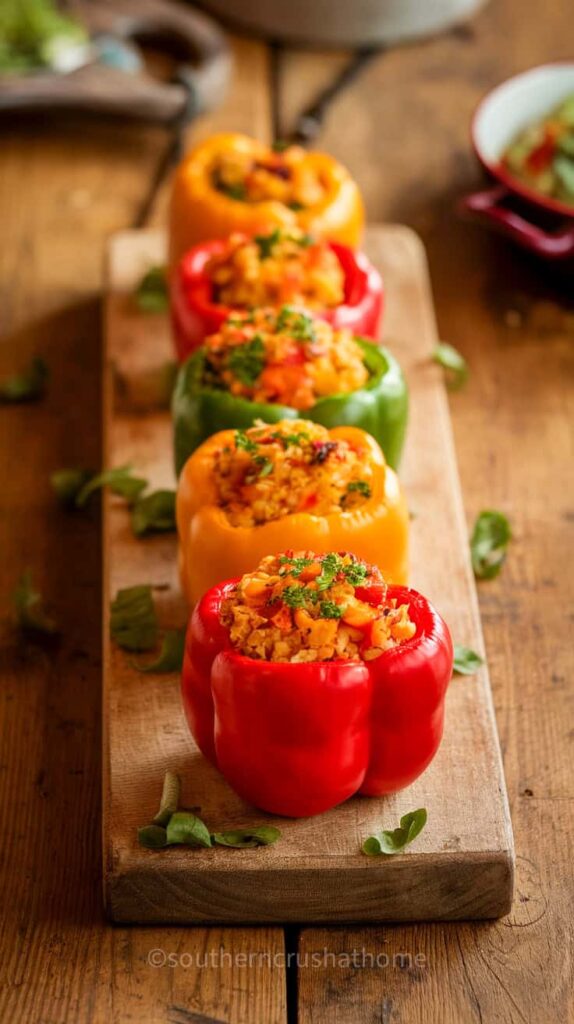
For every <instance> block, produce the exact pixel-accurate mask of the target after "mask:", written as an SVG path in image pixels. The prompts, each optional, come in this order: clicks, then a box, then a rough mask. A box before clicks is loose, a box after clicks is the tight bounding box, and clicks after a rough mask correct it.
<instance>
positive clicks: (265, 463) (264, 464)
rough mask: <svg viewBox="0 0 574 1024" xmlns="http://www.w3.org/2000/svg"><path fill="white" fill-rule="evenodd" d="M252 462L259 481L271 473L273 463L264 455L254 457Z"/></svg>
mask: <svg viewBox="0 0 574 1024" xmlns="http://www.w3.org/2000/svg"><path fill="white" fill-rule="evenodd" d="M253 461H254V463H255V465H256V466H257V467H258V468H259V479H261V478H262V477H265V476H269V474H270V473H272V472H273V463H272V462H271V459H268V458H267V456H266V455H256V457H255V458H254V460H253Z"/></svg>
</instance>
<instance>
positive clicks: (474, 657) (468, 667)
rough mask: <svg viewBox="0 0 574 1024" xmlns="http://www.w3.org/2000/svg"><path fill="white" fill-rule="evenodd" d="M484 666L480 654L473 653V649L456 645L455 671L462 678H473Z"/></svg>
mask: <svg viewBox="0 0 574 1024" xmlns="http://www.w3.org/2000/svg"><path fill="white" fill-rule="evenodd" d="M483 664H484V661H483V659H482V658H481V657H480V654H477V653H476V651H473V650H472V648H471V647H462V646H461V645H460V644H455V645H454V665H453V669H454V671H455V672H456V673H457V674H458V675H460V676H472V675H474V673H475V672H478V670H479V668H480V666H481V665H483Z"/></svg>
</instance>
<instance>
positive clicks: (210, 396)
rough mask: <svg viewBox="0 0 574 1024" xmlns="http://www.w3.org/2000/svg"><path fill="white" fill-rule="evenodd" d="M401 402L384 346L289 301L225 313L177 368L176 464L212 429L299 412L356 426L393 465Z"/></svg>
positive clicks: (399, 382) (399, 441) (401, 386)
mask: <svg viewBox="0 0 574 1024" xmlns="http://www.w3.org/2000/svg"><path fill="white" fill-rule="evenodd" d="M407 404H408V402H407V387H406V383H405V380H404V377H403V374H402V371H401V368H400V366H399V364H398V363H397V361H396V360H395V359H394V358H393V356H392V355H391V354H390V352H388V351H387V350H386V349H384V348H380V347H379V346H377V345H374V344H373V343H372V342H369V341H365V340H363V339H361V338H354V337H353V336H352V334H351V333H350V331H347V330H338V331H334V330H333V328H332V327H331V326H330V324H328V323H326V322H325V321H324V320H319V319H315V318H314V317H312V316H310V315H309V314H308V313H306V312H305V311H302V310H300V309H298V308H295V307H292V306H282V307H281V309H279V310H273V309H257V310H253V311H252V312H249V313H233V314H232V315H231V316H229V317H228V318H227V320H226V321H225V322H224V323H223V325H222V327H221V329H220V331H219V332H218V333H217V334H212V335H210V336H209V337H208V338H206V341H205V345H203V346H202V347H201V348H199V349H197V351H196V352H194V354H193V355H192V356H190V358H189V359H188V360H187V361H186V362H185V363H184V364H183V366H182V367H181V369H180V371H179V374H178V378H177V382H176V386H175V390H174V395H173V403H172V411H173V420H174V441H175V463H176V469H177V472H178V473H179V472H180V471H181V469H182V467H183V465H184V463H185V461H186V459H187V458H188V457H189V456H190V455H191V453H192V452H193V451H195V449H196V448H197V447H198V445H200V444H201V443H202V441H205V440H206V438H208V437H210V436H211V434H214V433H215V432H216V431H218V430H221V429H224V428H232V427H235V428H239V429H245V428H247V427H250V426H252V425H253V423H254V422H255V420H258V419H261V420H263V421H264V422H265V423H276V422H277V421H278V420H283V419H297V418H298V417H300V416H301V414H304V417H305V419H309V420H313V421H314V422H316V423H322V424H323V425H324V426H326V427H335V426H342V425H347V424H348V425H352V426H356V427H361V428H362V429H363V430H366V431H367V432H368V433H370V434H372V436H373V437H374V438H375V439H376V440H377V441H378V442H379V444H380V446H381V448H382V449H383V452H384V453H385V458H386V460H387V462H388V463H389V465H390V466H392V467H393V468H395V467H396V465H397V463H398V461H399V457H400V454H401V450H402V447H403V441H404V435H405V429H406V421H407Z"/></svg>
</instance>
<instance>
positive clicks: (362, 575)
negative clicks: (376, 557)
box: [343, 562, 369, 587]
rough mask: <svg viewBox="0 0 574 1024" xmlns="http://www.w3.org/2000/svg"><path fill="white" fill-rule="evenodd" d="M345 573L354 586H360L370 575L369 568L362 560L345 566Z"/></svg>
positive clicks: (347, 579) (348, 581)
mask: <svg viewBox="0 0 574 1024" xmlns="http://www.w3.org/2000/svg"><path fill="white" fill-rule="evenodd" d="M343 575H344V577H345V579H346V581H347V583H350V584H351V586H352V587H360V586H361V584H362V583H364V582H365V580H366V579H367V576H368V575H369V570H368V569H367V566H366V565H363V563H362V562H351V564H350V565H346V566H345V567H344V568H343Z"/></svg>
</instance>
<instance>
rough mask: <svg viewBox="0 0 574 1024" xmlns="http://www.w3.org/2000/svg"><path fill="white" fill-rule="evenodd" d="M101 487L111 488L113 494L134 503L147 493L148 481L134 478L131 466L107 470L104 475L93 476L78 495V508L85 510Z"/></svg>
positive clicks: (137, 477)
mask: <svg viewBox="0 0 574 1024" xmlns="http://www.w3.org/2000/svg"><path fill="white" fill-rule="evenodd" d="M101 487H109V488H110V491H112V493H113V494H118V495H119V496H120V497H121V498H125V499H126V501H128V502H132V501H136V499H137V498H139V496H140V494H141V492H142V491H145V489H146V487H147V480H144V479H143V477H140V476H134V475H133V470H132V467H131V466H129V465H127V466H117V467H116V468H115V469H105V470H104V471H103V473H98V474H97V475H96V476H93V477H92V478H91V480H89V481H88V482H87V483H86V484H85V485H84V486H83V487H82V489H81V491H80V492H79V494H77V495H76V505H77V507H78V508H83V506H84V505H85V504H86V502H87V500H88V498H89V497H90V495H92V494H93V493H94V492H95V491H97V490H99V489H100V488H101Z"/></svg>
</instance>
